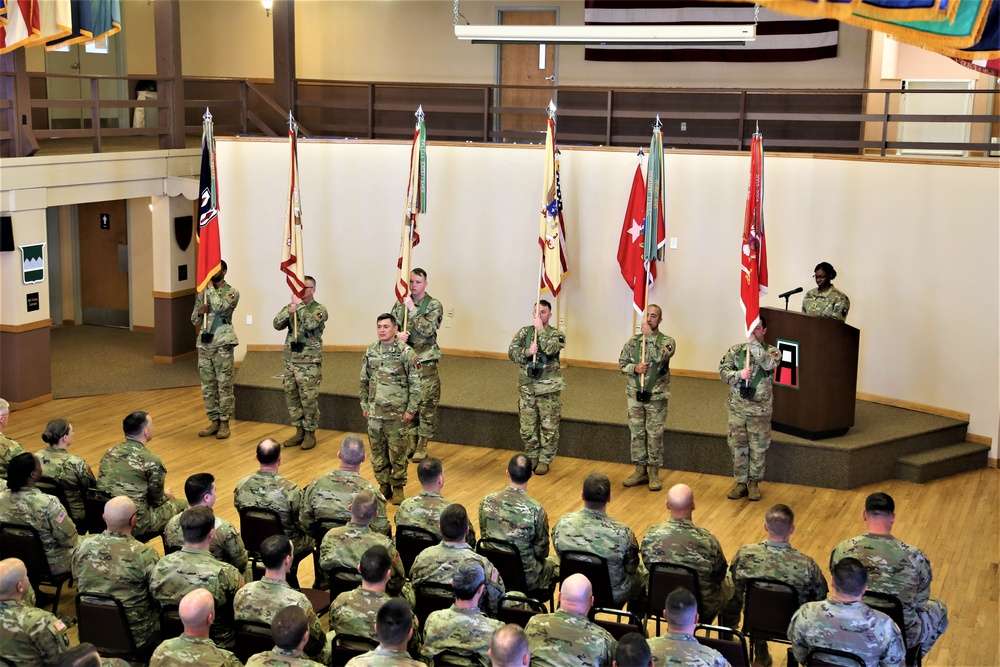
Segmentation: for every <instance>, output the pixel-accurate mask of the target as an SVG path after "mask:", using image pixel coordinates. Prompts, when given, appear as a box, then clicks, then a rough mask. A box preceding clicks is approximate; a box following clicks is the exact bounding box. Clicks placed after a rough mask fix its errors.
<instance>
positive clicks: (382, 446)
mask: <svg viewBox="0 0 1000 667" xmlns="http://www.w3.org/2000/svg"><path fill="white" fill-rule="evenodd" d="M376 326H377V331H378V340H377V341H376V342H374V343H372V344H371V345H369V346H368V350H367V351H366V352H365V357H364V359H363V360H362V362H361V391H360V393H359V394H358V397H359V398H360V399H361V413H362V414H363V415H364V417H365V419H367V420H368V442H369V443H371V446H372V470H374V472H375V479H376V480H377V481H378V483H379V486H380V488H381V491H382V494H383V495H385V496H389V494H390V493H391V494H392V497H391V498H389V502H391V503H392V504H393V505H398V504H400V503H401V502H403V497H404V496H403V487H404V486H406V446H405V444H404V443H402V442H401V440H400V433H401V431H402V430H403V428H404V426H407V425H409V423H410V422H411V421H413V417H414V415H416V413H417V405H418V403H419V401H420V387H421V385H420V361H418V360H417V355H416V353H414V351H413V350H412V349H410V348H408V347H407V346H406V345H404V344H402V343H400V342H399V341H398V340H396V332H397V324H396V318H395V317H393V316H392V315H390V314H389V313H382V314H381V315H379V316H378V319H377V320H376Z"/></svg>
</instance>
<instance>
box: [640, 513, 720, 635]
mask: <svg viewBox="0 0 1000 667" xmlns="http://www.w3.org/2000/svg"><path fill="white" fill-rule="evenodd" d="M642 561H643V562H644V563H645V564H646V569H650V568H652V566H653V564H654V563H675V564H677V565H686V566H688V567H690V568H693V569H694V570H696V571H697V572H698V586H699V587H700V588H701V601H702V604H703V605H704V607H705V613H704V615H703V618H702V621H701V622H702V623H711V622H712V619H714V618H715V616H716V615H717V614H718V613H719V611H720V610H721V609H722V605H723V603H724V602H726V600H727V599H728V597H729V596H728V595H727V594H726V593H727V592H728V591H727V592H723V586H722V583H723V581H725V579H726V568H727V567H728V566H729V564H728V563H727V562H726V556H725V555H724V554H723V553H722V547H721V546H719V540H717V539H716V538H715V535H712V533H710V532H709V531H708V530H706V529H704V528H699V527H698V526H696V525H694V523H693V522H692V521H691V520H690V519H675V518H674V517H670V518H669V519H668V520H667V521H666V522H665V523H660V524H656V525H655V526H650V527H649V530H647V531H646V535H645V537H643V538H642ZM653 611H655V612H657V613H661V612H662V611H663V610H662V609H654V610H653Z"/></svg>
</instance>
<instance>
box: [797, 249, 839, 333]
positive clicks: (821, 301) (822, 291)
mask: <svg viewBox="0 0 1000 667" xmlns="http://www.w3.org/2000/svg"><path fill="white" fill-rule="evenodd" d="M814 273H815V275H814V276H813V277H814V278H815V279H816V288H815V289H811V290H809V291H808V292H806V295H805V297H804V298H803V299H802V312H803V313H805V314H806V315H815V316H816V317H832V318H834V319H836V320H840V321H841V322H844V321H846V320H847V311H849V310H850V309H851V300H850V299H848V298H847V295H846V294H844V293H843V292H841V291H840V290H839V289H837V288H836V287H834V286H833V283H832V282H831V281H832V280H833V279H834V278H836V277H837V272H836V270H834V268H833V266H832V265H831V264H830V263H829V262H820V263H819V264H817V265H816V268H815V269H814Z"/></svg>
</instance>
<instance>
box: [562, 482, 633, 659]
mask: <svg viewBox="0 0 1000 667" xmlns="http://www.w3.org/2000/svg"><path fill="white" fill-rule="evenodd" d="M582 497H583V509H581V510H579V511H577V512H570V513H569V514H564V515H563V516H562V517H560V518H559V521H557V522H556V526H555V528H553V529H552V543H553V545H554V546H555V549H556V553H557V554H560V555H561V554H562V552H564V551H589V552H590V553H592V554H595V555H597V556H601V557H602V558H604V559H605V560H607V562H608V576H609V577H610V579H611V590H612V593H613V594H614V598H615V605H616V606H619V607H621V606H623V605H624V604H625V603H626V602H628V601H629V600H635V602H634V603H633V604H639V605H640V606H641V602H642V598H643V596H644V595H645V593H644V589H645V588H646V568H645V567H643V565H642V563H641V562H640V561H639V542H638V541H637V540H636V539H635V533H633V532H632V529H631V528H629V527H628V526H626V525H625V524H624V523H622V522H621V521H616V520H615V519H612V518H611V517H609V516H608V503H610V502H611V481H610V480H609V479H608V476H607V475H605V474H604V473H600V472H592V473H590V474H589V475H587V477H586V479H584V480H583V494H582ZM608 664H610V662H609V663H608Z"/></svg>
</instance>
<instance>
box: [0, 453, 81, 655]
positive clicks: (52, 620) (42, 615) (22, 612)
mask: <svg viewBox="0 0 1000 667" xmlns="http://www.w3.org/2000/svg"><path fill="white" fill-rule="evenodd" d="M28 456H31V454H28ZM30 590H31V584H30V583H28V570H27V568H26V567H24V563H22V562H21V561H20V560H19V559H17V558H4V559H3V560H0V655H2V657H3V659H4V660H7V661H10V663H11V664H13V665H49V664H52V663H54V662H55V661H56V660H58V659H59V655H60V654H61V653H63V652H64V651H66V649H68V648H69V636H68V635H67V634H66V624H65V623H63V622H62V621H60V620H59V619H58V618H56V617H55V616H53V615H52V614H50V613H49V612H47V611H44V610H42V609H38V608H37V607H34V606H31V605H28V604H26V603H25V602H24V596H25V595H26V594H27V593H28V591H30Z"/></svg>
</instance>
